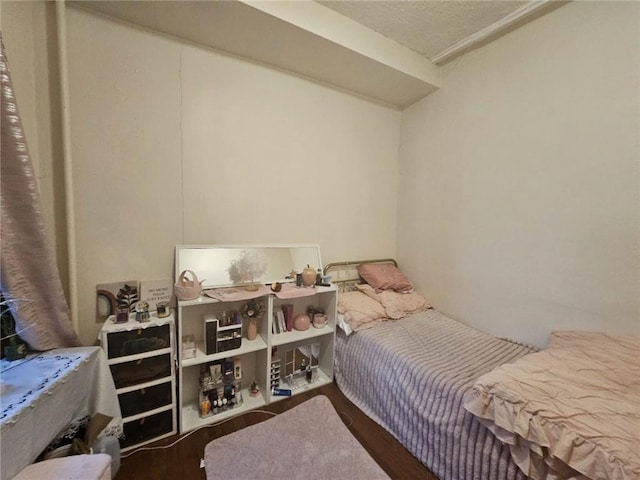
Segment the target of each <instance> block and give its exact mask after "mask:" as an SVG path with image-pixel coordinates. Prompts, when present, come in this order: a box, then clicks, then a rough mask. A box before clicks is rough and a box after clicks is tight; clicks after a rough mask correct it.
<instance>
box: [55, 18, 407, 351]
mask: <svg viewBox="0 0 640 480" xmlns="http://www.w3.org/2000/svg"><path fill="white" fill-rule="evenodd" d="M67 26H68V49H69V75H70V101H71V130H72V134H71V136H72V148H73V152H72V153H73V168H74V172H73V174H74V185H75V199H74V201H75V209H76V230H77V231H76V240H77V245H78V283H79V298H80V300H79V302H80V305H79V309H78V311H79V316H80V327H81V331H80V334H81V337H82V339H83V340H84V341H85V342H86V343H89V342H93V340H94V339H95V335H96V333H97V331H98V329H99V327H100V325H97V324H95V308H96V307H95V288H96V284H98V283H103V282H111V281H120V280H128V279H139V280H144V279H149V280H150V279H156V278H163V277H167V278H168V277H172V276H173V248H174V246H175V245H178V244H216V243H218V244H230V243H319V244H320V247H321V249H322V255H323V261H324V262H330V261H332V260H334V261H335V260H343V259H347V258H354V257H359V258H362V257H370V256H388V255H393V254H395V243H396V238H395V225H396V211H397V208H396V198H397V165H398V145H399V136H400V112H398V111H396V110H392V109H389V108H385V107H381V106H379V105H376V104H373V103H370V102H367V101H364V100H362V99H359V98H355V97H352V96H349V95H346V94H344V93H340V92H336V91H334V90H331V89H329V88H326V87H323V86H319V85H317V84H314V83H311V82H309V81H307V80H303V79H300V78H296V77H293V76H290V75H287V74H284V73H282V72H279V71H276V70H271V69H269V68H265V67H263V66H259V65H256V64H252V63H248V62H245V61H242V60H238V59H235V58H232V57H229V56H225V55H222V54H220V53H216V52H213V51H211V50H206V49H203V48H200V47H198V46H193V45H188V44H183V43H181V42H179V41H177V40H174V39H171V38H168V37H163V36H158V35H155V34H151V33H148V32H145V31H142V30H139V29H135V28H131V27H129V26H125V25H122V24H119V23H116V22H112V21H110V20H107V19H104V18H100V17H97V16H94V15H91V14H88V13H85V12H82V11H79V10H75V9H73V8H68V9H67Z"/></svg>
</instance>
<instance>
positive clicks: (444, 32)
mask: <svg viewBox="0 0 640 480" xmlns="http://www.w3.org/2000/svg"><path fill="white" fill-rule="evenodd" d="M317 1H318V3H320V4H322V5H324V6H325V7H328V8H330V9H332V10H334V11H336V12H338V13H340V14H342V15H344V16H345V17H348V18H351V19H352V20H354V21H356V22H358V23H360V24H362V25H364V26H366V27H368V28H370V29H372V30H374V31H376V32H378V33H380V34H381V35H384V36H385V37H388V38H390V39H392V40H394V41H396V42H397V43H399V44H401V45H404V46H405V47H407V48H410V49H411V50H413V51H415V52H417V53H419V54H420V55H422V56H424V57H426V58H428V59H430V60H433V59H434V58H435V59H437V57H438V56H439V55H440V54H441V53H443V52H445V51H446V50H447V49H449V48H450V47H452V46H454V45H455V44H457V43H459V42H461V41H463V40H465V39H466V38H468V37H470V36H471V35H473V34H476V33H477V32H479V31H481V30H483V29H485V28H487V27H490V26H491V25H493V24H494V23H496V22H499V21H500V20H502V19H503V18H505V17H507V16H508V15H510V14H512V13H513V12H515V11H517V10H519V9H520V8H523V7H524V6H525V5H527V4H528V3H529V2H527V1H511V2H510V1H457V0H446V1H436V0H355V1H352V0H329V1H326V0H322V1H319V0H317Z"/></svg>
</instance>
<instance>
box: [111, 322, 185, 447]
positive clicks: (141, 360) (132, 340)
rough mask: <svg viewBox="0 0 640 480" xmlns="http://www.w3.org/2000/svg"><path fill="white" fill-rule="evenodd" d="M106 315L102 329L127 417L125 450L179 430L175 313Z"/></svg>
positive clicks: (122, 409)
mask: <svg viewBox="0 0 640 480" xmlns="http://www.w3.org/2000/svg"><path fill="white" fill-rule="evenodd" d="M114 318H115V317H114V316H111V317H109V318H108V319H107V321H106V322H105V324H104V326H103V327H102V330H101V331H100V341H101V344H102V348H103V349H104V351H105V353H106V355H107V363H108V364H109V368H110V370H111V374H112V376H113V381H114V383H115V386H116V391H117V393H118V400H119V402H120V410H121V411H122V417H123V431H124V437H123V438H122V439H120V447H121V448H122V451H127V450H131V449H134V448H136V447H139V446H141V445H144V444H147V443H150V442H153V441H155V440H159V439H161V438H165V437H167V436H170V435H173V434H175V433H176V432H177V423H178V422H177V410H176V404H177V403H176V376H175V318H174V316H173V315H170V316H168V317H165V318H158V317H157V316H156V314H155V312H154V313H152V314H151V318H150V319H149V321H147V322H137V321H136V320H135V314H132V315H130V316H129V321H128V322H126V323H115V322H114Z"/></svg>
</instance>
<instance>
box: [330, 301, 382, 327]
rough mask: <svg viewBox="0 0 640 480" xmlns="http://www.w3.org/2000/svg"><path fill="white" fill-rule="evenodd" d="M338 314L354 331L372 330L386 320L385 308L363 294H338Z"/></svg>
mask: <svg viewBox="0 0 640 480" xmlns="http://www.w3.org/2000/svg"><path fill="white" fill-rule="evenodd" d="M338 313H342V314H344V318H345V320H346V321H347V322H348V323H349V325H350V326H351V328H352V329H353V331H356V332H357V331H358V330H364V329H366V328H371V327H373V326H374V325H377V324H378V323H380V322H382V320H383V319H384V318H385V311H384V307H383V306H382V305H380V303H378V302H376V301H375V300H374V299H372V298H369V297H367V296H366V295H365V294H364V293H361V292H357V291H356V292H342V293H339V294H338Z"/></svg>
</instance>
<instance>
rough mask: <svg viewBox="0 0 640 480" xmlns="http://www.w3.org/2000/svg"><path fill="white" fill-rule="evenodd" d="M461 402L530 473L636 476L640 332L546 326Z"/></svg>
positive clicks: (639, 471) (618, 479)
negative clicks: (527, 348) (526, 351)
mask: <svg viewBox="0 0 640 480" xmlns="http://www.w3.org/2000/svg"><path fill="white" fill-rule="evenodd" d="M465 408H466V409H467V410H469V411H470V412H472V413H473V414H474V415H476V416H477V417H478V418H480V419H481V422H482V423H483V424H484V425H485V426H487V427H488V428H489V429H490V430H491V431H493V432H494V433H495V434H496V436H497V437H499V438H500V439H501V440H502V441H503V442H504V443H506V444H508V445H509V447H510V449H511V453H512V457H513V458H514V459H515V461H516V463H518V465H520V467H521V469H522V470H523V471H525V472H527V474H528V476H529V477H531V478H533V479H564V478H576V479H587V478H590V479H605V478H606V479H610V480H631V479H635V480H637V479H639V478H640V337H638V336H632V335H611V334H606V333H599V332H572V331H569V332H552V333H551V336H550V341H549V347H548V348H547V349H545V350H543V351H541V352H538V353H534V354H532V355H529V356H527V357H524V358H521V359H519V360H517V361H516V362H514V363H512V364H509V365H502V366H501V367H498V368H496V369H495V370H493V371H491V372H489V373H487V374H485V375H483V376H482V377H480V378H479V379H478V380H477V381H476V382H475V384H474V386H473V388H472V390H471V391H470V392H468V394H467V398H466V399H465Z"/></svg>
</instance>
